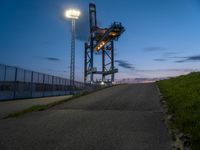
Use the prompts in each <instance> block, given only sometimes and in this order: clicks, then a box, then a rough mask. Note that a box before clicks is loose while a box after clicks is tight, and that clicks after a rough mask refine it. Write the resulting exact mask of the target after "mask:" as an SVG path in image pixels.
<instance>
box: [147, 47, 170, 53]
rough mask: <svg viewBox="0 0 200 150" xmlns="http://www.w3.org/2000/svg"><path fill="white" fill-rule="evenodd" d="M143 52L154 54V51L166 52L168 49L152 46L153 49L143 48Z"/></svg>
mask: <svg viewBox="0 0 200 150" xmlns="http://www.w3.org/2000/svg"><path fill="white" fill-rule="evenodd" d="M143 50H144V51H148V52H153V51H164V50H166V49H165V48H164V47H156V46H152V47H145V48H143Z"/></svg>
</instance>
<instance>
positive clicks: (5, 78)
mask: <svg viewBox="0 0 200 150" xmlns="http://www.w3.org/2000/svg"><path fill="white" fill-rule="evenodd" d="M6 72H7V66H5V72H4V81H6Z"/></svg>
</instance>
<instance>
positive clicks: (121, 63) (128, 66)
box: [115, 60, 135, 70]
mask: <svg viewBox="0 0 200 150" xmlns="http://www.w3.org/2000/svg"><path fill="white" fill-rule="evenodd" d="M115 62H117V63H118V65H119V66H120V67H122V68H125V69H130V70H134V69H135V67H133V65H132V64H130V63H128V62H127V61H125V60H115Z"/></svg>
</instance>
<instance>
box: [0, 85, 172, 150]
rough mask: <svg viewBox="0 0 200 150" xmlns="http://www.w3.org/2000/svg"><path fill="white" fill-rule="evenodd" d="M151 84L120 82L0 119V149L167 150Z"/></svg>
mask: <svg viewBox="0 0 200 150" xmlns="http://www.w3.org/2000/svg"><path fill="white" fill-rule="evenodd" d="M163 116H164V114H163V110H162V108H161V105H160V103H159V95H158V91H157V88H156V85H155V84H154V83H151V84H136V85H121V86H115V87H112V88H107V89H104V90H101V91H98V92H95V93H92V94H89V95H87V96H83V97H80V98H77V99H75V100H72V101H69V102H66V103H64V104H61V105H58V106H56V107H53V108H52V109H49V110H46V111H41V112H33V113H30V114H26V115H24V116H21V117H19V118H10V119H4V120H0V150H40V149H41V150H170V149H171V139H170V136H169V134H168V132H167V129H166V127H165V125H164V123H163V122H162V119H163Z"/></svg>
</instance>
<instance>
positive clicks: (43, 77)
mask: <svg viewBox="0 0 200 150" xmlns="http://www.w3.org/2000/svg"><path fill="white" fill-rule="evenodd" d="M44 82H45V74H43V97H44V92H45V85H44Z"/></svg>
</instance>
